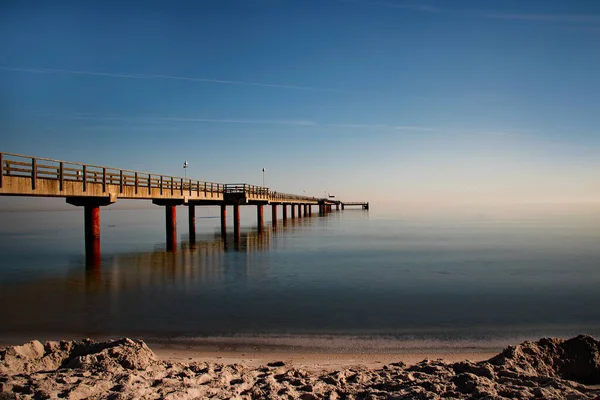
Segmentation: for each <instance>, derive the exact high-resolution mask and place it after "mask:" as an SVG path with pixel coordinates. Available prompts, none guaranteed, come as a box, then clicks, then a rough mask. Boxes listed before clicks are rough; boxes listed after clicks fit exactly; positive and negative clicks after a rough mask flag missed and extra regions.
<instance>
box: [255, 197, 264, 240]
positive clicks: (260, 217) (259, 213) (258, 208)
mask: <svg viewBox="0 0 600 400" xmlns="http://www.w3.org/2000/svg"><path fill="white" fill-rule="evenodd" d="M263 207H264V206H263V205H262V204H258V205H257V206H256V219H257V220H258V221H257V222H258V232H259V233H261V232H262V231H264V230H265V219H264V218H263Z"/></svg>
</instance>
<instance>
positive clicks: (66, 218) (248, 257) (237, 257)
mask: <svg viewBox="0 0 600 400" xmlns="http://www.w3.org/2000/svg"><path fill="white" fill-rule="evenodd" d="M178 210H179V215H178V232H179V236H180V241H179V246H178V247H179V248H178V251H177V252H175V253H168V252H166V250H165V245H164V242H165V239H164V235H165V234H164V212H162V209H160V208H159V207H155V208H152V209H139V210H116V209H111V208H110V207H109V208H104V209H102V226H101V230H102V251H103V256H102V263H101V266H100V268H93V269H90V268H86V266H85V260H84V253H83V249H84V243H83V213H82V211H81V210H79V209H75V208H74V209H73V210H69V211H37V212H21V211H19V212H0V305H1V306H0V314H1V318H0V321H1V322H0V340H1V339H2V338H4V340H11V339H9V338H15V337H38V336H42V337H43V336H46V337H82V336H115V335H116V336H122V335H133V336H141V337H145V338H167V339H173V338H207V337H209V338H210V337H235V338H244V337H253V338H263V340H265V341H268V340H269V339H268V338H273V341H276V338H279V339H281V338H282V337H283V338H294V337H303V338H309V339H308V340H310V338H311V337H313V338H323V337H337V338H341V339H342V340H345V339H347V338H371V339H373V338H379V339H381V338H387V339H390V340H400V341H415V342H419V341H421V342H423V343H425V342H429V343H437V345H440V343H441V344H443V343H457V342H465V343H469V344H470V345H475V346H477V345H478V344H479V345H485V344H486V343H501V342H502V343H504V342H510V341H513V340H515V339H522V338H537V337H540V336H550V335H552V336H554V335H560V336H568V335H573V334H576V333H589V334H593V335H596V336H598V335H599V334H600V307H599V305H600V207H592V206H587V207H575V206H571V207H563V208H555V209H552V210H546V209H540V208H539V207H536V206H528V207H524V206H523V207H512V208H508V209H503V210H500V209H494V208H488V209H481V210H474V209H461V210H458V209H455V210H451V209H448V210H444V211H439V210H438V211H433V212H431V211H421V212H413V211H414V210H413V211H409V210H402V209H397V210H388V211H381V210H377V208H376V207H375V208H374V209H372V210H371V211H368V212H367V211H362V210H346V211H343V212H333V213H331V214H328V215H327V216H326V217H319V216H315V214H313V216H312V217H310V218H308V217H307V218H302V219H299V220H288V222H287V224H286V225H283V224H282V223H281V221H280V223H279V225H278V226H277V228H276V229H275V228H273V227H272V226H271V225H270V220H269V219H270V210H269V209H268V207H266V209H265V219H266V230H265V232H264V233H262V234H258V232H257V230H256V229H255V218H256V215H255V209H254V207H246V208H244V209H243V214H242V223H243V228H244V229H243V231H242V234H241V241H240V243H239V244H237V245H236V244H235V243H234V242H233V237H231V236H230V237H228V238H226V239H225V240H223V239H222V238H221V236H220V233H219V219H218V218H217V216H218V209H217V208H214V207H205V208H200V207H198V208H197V231H198V236H197V242H196V244H195V245H193V244H190V243H189V240H188V235H187V211H186V209H185V208H184V207H179V208H178ZM229 222H230V223H229V226H230V229H231V230H232V228H231V221H229ZM264 338H267V339H264ZM344 338H345V339H344ZM279 339H277V340H279Z"/></svg>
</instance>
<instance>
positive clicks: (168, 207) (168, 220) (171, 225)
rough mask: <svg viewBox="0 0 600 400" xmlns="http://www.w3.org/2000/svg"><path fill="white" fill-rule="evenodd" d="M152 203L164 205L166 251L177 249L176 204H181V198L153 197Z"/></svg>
mask: <svg viewBox="0 0 600 400" xmlns="http://www.w3.org/2000/svg"><path fill="white" fill-rule="evenodd" d="M152 204H156V205H157V206H163V207H165V232H166V239H167V251H176V250H177V206H180V205H183V200H179V199H177V200H171V199H154V200H152Z"/></svg>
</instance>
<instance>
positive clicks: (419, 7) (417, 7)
mask: <svg viewBox="0 0 600 400" xmlns="http://www.w3.org/2000/svg"><path fill="white" fill-rule="evenodd" d="M338 1H340V2H342V3H354V4H364V5H373V6H382V7H388V8H401V9H405V10H413V11H421V12H427V13H442V12H444V10H443V9H441V8H439V7H435V6H431V5H427V4H407V3H393V2H391V1H365V0H338Z"/></svg>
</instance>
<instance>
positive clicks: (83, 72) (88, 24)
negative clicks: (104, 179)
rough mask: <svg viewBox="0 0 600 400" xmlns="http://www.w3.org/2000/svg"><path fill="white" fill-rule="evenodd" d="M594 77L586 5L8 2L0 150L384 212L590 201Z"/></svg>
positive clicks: (596, 190) (599, 191)
mask: <svg viewBox="0 0 600 400" xmlns="http://www.w3.org/2000/svg"><path fill="white" fill-rule="evenodd" d="M598 71H600V2H598V1H595V0H590V1H584V0H578V1H571V0H560V1H559V0H540V1H537V0H530V1H513V0H503V1H491V0H489V1H483V0H477V1H475V0H473V1H467V0H462V1H461V0H457V1H452V2H448V1H435V0H431V1H400V0H318V1H317V0H254V1H250V0H219V1H218V0H203V1H171V2H166V1H139V2H135V1H129V2H122V1H72V2H71V1H60V0H57V1H52V2H47V1H46V2H42V1H28V2H22V1H6V0H5V1H3V2H1V3H0V129H1V130H0V132H2V133H1V139H0V151H3V152H9V153H19V154H25V155H32V156H40V157H49V158H55V159H61V160H68V161H76V162H84V163H89V164H96V165H106V166H110V167H115V168H126V169H135V170H140V171H149V172H152V173H162V174H172V175H176V176H182V175H183V174H184V171H183V168H182V166H183V162H184V161H185V160H187V161H188V162H189V168H188V171H187V175H188V176H190V177H193V178H196V179H201V180H207V181H216V182H223V183H237V182H247V183H251V184H262V178H263V173H262V169H263V168H265V184H266V186H269V187H270V188H272V189H273V190H277V191H281V192H290V193H298V194H303V193H306V194H307V195H314V196H324V195H325V194H326V193H328V194H332V195H335V196H337V197H338V198H340V199H342V200H346V201H370V202H372V203H378V202H379V203H381V204H401V203H403V202H404V203H411V202H412V203H417V204H421V203H422V204H438V203H471V202H473V203H481V204H486V203H493V202H507V203H519V202H534V203H535V202H548V203H554V202H557V203H560V202H587V203H589V202H598V201H600V177H599V172H600V158H599V157H598V154H600V79H598V77H599V75H598ZM1 204H6V200H4V203H1Z"/></svg>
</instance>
